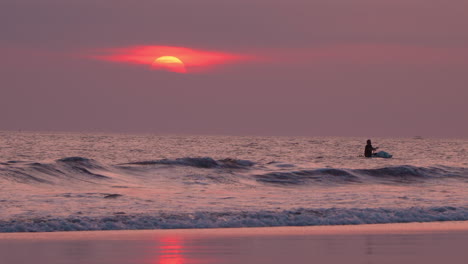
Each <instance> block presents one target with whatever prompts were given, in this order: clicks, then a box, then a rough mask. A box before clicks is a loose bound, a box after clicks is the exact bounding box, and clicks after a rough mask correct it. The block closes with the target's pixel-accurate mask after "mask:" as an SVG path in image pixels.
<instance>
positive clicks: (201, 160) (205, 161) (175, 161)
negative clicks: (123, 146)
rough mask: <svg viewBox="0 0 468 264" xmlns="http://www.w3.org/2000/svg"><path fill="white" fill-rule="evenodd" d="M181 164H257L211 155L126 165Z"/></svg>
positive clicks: (224, 166)
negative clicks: (219, 158)
mask: <svg viewBox="0 0 468 264" xmlns="http://www.w3.org/2000/svg"><path fill="white" fill-rule="evenodd" d="M159 164H163V165H181V166H190V167H196V168H248V167H252V166H253V165H255V163H254V162H252V161H250V160H238V159H230V158H226V159H221V160H215V159H212V158H209V157H203V158H178V159H162V160H153V161H139V162H131V163H126V164H124V165H159Z"/></svg>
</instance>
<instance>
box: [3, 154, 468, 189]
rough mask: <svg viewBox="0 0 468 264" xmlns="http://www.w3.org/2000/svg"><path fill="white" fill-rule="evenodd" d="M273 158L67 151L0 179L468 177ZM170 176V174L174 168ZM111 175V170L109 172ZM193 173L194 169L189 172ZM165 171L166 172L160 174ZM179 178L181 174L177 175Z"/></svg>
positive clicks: (285, 181)
mask: <svg viewBox="0 0 468 264" xmlns="http://www.w3.org/2000/svg"><path fill="white" fill-rule="evenodd" d="M270 165H271V162H270V163H266V164H259V163H256V162H254V161H250V160H242V159H231V158H226V159H218V160H216V159H213V158H210V157H186V158H176V159H160V160H152V161H137V162H130V163H124V164H116V165H114V164H102V163H99V162H98V161H96V160H93V159H88V158H84V157H65V158H61V159H58V160H55V161H54V162H51V163H40V162H24V161H8V162H3V163H0V180H8V181H14V182H19V183H26V184H54V183H57V182H58V181H82V182H89V183H95V182H97V181H101V182H102V181H105V180H110V179H112V178H113V177H114V176H116V175H119V174H122V175H123V174H124V175H127V176H130V177H132V176H133V175H136V174H138V175H140V174H144V173H147V174H148V175H153V173H152V171H153V170H154V169H158V168H160V167H161V166H163V167H164V168H169V169H170V168H175V167H181V166H182V167H190V168H193V169H194V170H196V169H208V170H213V171H211V172H206V171H200V172H193V171H192V172H190V173H192V174H193V173H195V174H196V175H199V176H200V177H203V176H206V177H211V178H216V177H217V178H220V179H221V178H223V179H225V181H218V182H219V183H221V182H223V183H226V184H229V183H230V182H237V181H238V180H239V178H238V177H240V176H242V177H247V178H248V179H251V180H253V181H256V182H257V183H261V184H273V185H307V184H310V183H321V184H365V183H374V182H376V181H377V182H381V183H398V184H411V183H419V182H422V181H426V180H431V179H443V178H454V179H456V178H459V179H462V180H467V179H468V168H459V167H447V166H434V167H417V166H411V165H402V166H388V167H382V168H374V169H342V168H319V169H305V170H293V169H295V168H296V166H295V165H294V164H283V163H279V165H280V166H279V167H278V166H277V165H275V168H274V169H271V166H270ZM165 173H169V174H168V175H166V176H168V177H169V176H171V175H170V173H171V172H170V171H165ZM109 175H112V176H109ZM187 176H190V175H187ZM162 177H164V175H162ZM176 180H177V179H176Z"/></svg>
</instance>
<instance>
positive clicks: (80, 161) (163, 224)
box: [0, 132, 468, 232]
mask: <svg viewBox="0 0 468 264" xmlns="http://www.w3.org/2000/svg"><path fill="white" fill-rule="evenodd" d="M366 140H367V138H346V137H247V136H175V135H174V136H171V135H129V134H103V133H33V132H0V232H25V231H67V230H117V229H163V228H215V227H216V228H224V227H259V226H302V225H342V224H368V223H397V222H430V221H454V220H457V221H460V220H468V192H467V190H468V140H467V139H433V138H421V137H415V138H372V141H373V145H374V146H378V147H379V150H383V151H386V152H388V153H390V154H392V155H393V158H391V159H383V158H364V157H363V152H364V146H365V143H366Z"/></svg>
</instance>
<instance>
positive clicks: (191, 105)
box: [0, 0, 468, 137]
mask: <svg viewBox="0 0 468 264" xmlns="http://www.w3.org/2000/svg"><path fill="white" fill-rule="evenodd" d="M466 10H468V2H467V1H464V0H463V1H461V0H447V1H436V0H426V1H423V0H405V1H403V0H392V1H391V0H381V1H375V0H348V1H344V0H316V1H307V0H302V1H299V0H291V1H284V0H281V1H280V0H250V1H247V0H237V1H220V0H199V1H182V0H174V1H157V0H155V1H150V0H141V1H124V0H101V1H92V0H82V1H71V0H69V1H59V0H41V1H34V0H3V1H1V2H0V58H2V60H1V63H0V89H1V91H2V96H1V97H0V118H1V120H2V122H0V130H19V129H21V130H35V131H36V130H47V131H50V130H55V131H104V132H141V133H177V134H230V135H300V136H363V137H375V136H416V135H421V136H435V137H466V136H467V135H468V122H467V117H466V116H467V114H468V104H467V103H466V99H467V98H468V87H467V86H468V30H466V25H468V16H467V15H466ZM162 46H165V47H180V48H187V49H190V50H196V51H204V52H215V53H216V54H229V55H232V56H234V55H235V56H245V57H248V58H255V59H249V60H237V59H236V60H233V61H229V63H227V62H226V63H216V64H215V66H213V67H211V66H210V70H203V71H197V72H194V73H190V71H189V72H188V73H189V74H180V73H174V72H167V71H159V70H154V69H151V68H150V67H139V66H138V65H132V64H128V63H117V62H115V61H114V62H112V61H108V60H98V59H90V55H100V54H96V53H95V52H96V51H109V50H116V49H120V50H122V49H127V50H128V49H129V48H131V47H162ZM210 54H212V53H210ZM103 55H104V54H103ZM236 58H237V57H236Z"/></svg>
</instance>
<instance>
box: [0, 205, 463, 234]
mask: <svg viewBox="0 0 468 264" xmlns="http://www.w3.org/2000/svg"><path fill="white" fill-rule="evenodd" d="M467 220H468V208H466V207H458V208H456V207H451V206H442V207H412V208H403V209H398V208H365V209H360V208H351V209H344V208H328V209H305V208H299V209H293V210H284V211H256V212H247V211H241V212H194V213H180V214H170V213H159V214H155V215H150V214H148V215H145V214H136V215H126V214H125V212H118V213H115V214H114V215H112V216H102V217H90V216H78V215H76V216H69V217H64V218H60V217H55V218H50V217H48V218H40V217H39V218H32V219H15V220H7V221H5V220H2V221H0V232H53V231H84V230H124V229H125V230H138V229H176V228H177V229H188V228H228V227H274V226H315V225H359V224H383V223H408V222H435V221H467Z"/></svg>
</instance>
